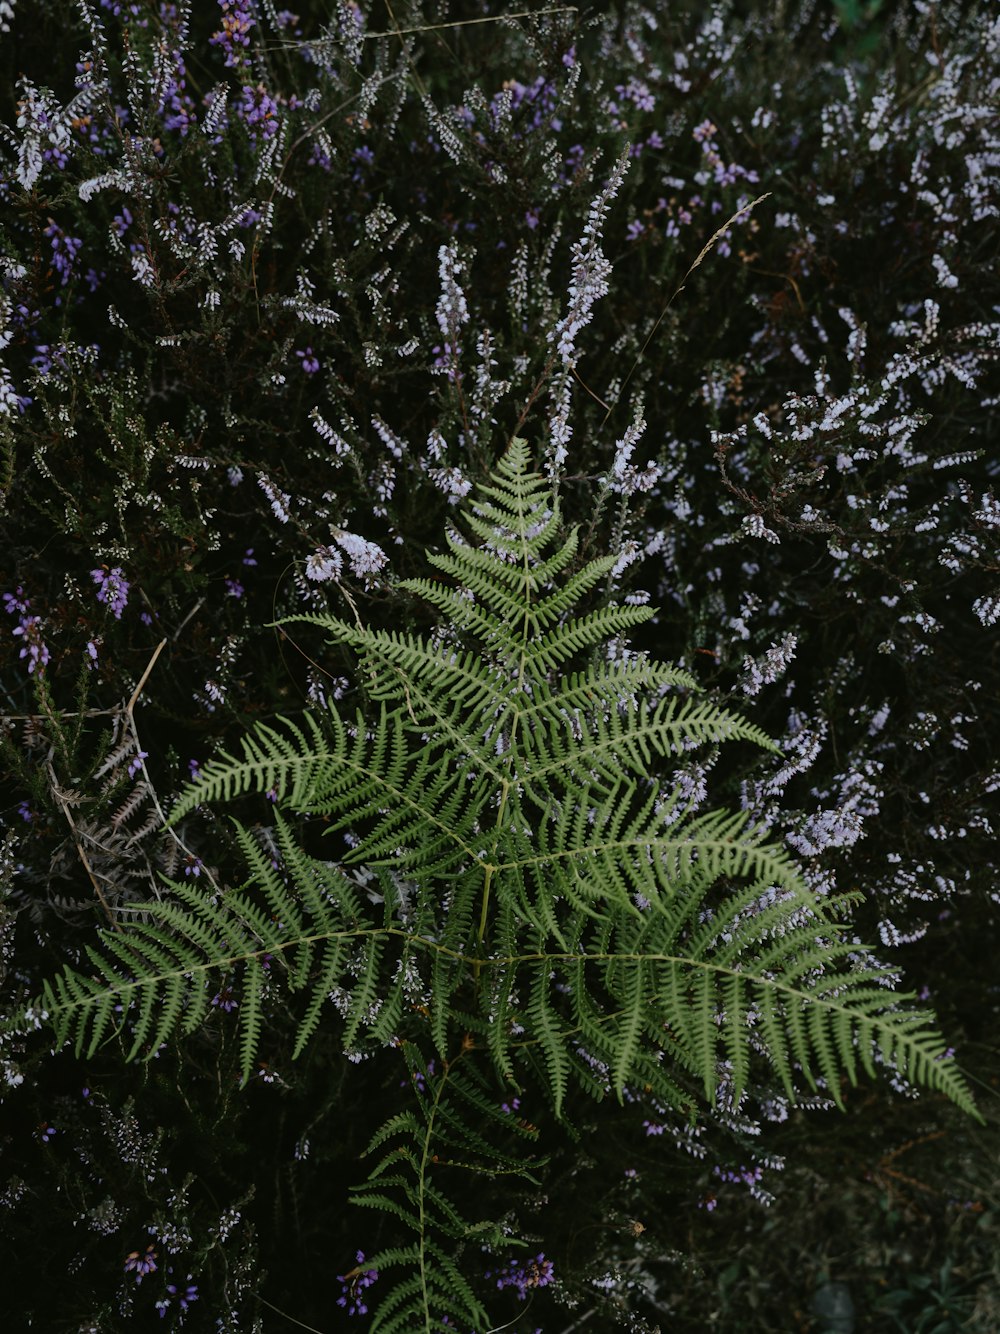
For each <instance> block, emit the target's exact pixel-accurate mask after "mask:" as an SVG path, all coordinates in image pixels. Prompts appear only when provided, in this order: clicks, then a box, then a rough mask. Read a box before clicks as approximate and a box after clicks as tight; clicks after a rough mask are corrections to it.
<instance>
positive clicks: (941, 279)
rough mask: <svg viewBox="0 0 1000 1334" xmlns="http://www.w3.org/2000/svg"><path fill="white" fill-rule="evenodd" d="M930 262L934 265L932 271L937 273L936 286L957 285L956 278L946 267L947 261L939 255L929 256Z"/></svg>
mask: <svg viewBox="0 0 1000 1334" xmlns="http://www.w3.org/2000/svg"><path fill="white" fill-rule="evenodd" d="M931 263H932V264H933V265H934V272H935V273H936V274H937V280H938V287H957V286H958V279H957V278H956V277H955V275H954V274H953V273H952V271H951V269H949V268H948V265H947V263H946V262H945V261H944V260H943V259H942V258H941V256H940V255H934V256H932V257H931Z"/></svg>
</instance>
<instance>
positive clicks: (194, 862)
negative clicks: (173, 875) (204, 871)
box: [184, 857, 205, 880]
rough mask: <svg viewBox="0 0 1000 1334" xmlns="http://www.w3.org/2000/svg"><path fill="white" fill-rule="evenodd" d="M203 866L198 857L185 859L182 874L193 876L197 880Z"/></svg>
mask: <svg viewBox="0 0 1000 1334" xmlns="http://www.w3.org/2000/svg"><path fill="white" fill-rule="evenodd" d="M204 865H205V863H204V862H203V861H202V860H201V858H200V857H185V859H184V874H185V875H190V876H194V878H195V879H196V880H197V878H198V877H199V876H200V875H201V868H202V867H203V866H204Z"/></svg>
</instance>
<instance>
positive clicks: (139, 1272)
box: [125, 1243, 157, 1283]
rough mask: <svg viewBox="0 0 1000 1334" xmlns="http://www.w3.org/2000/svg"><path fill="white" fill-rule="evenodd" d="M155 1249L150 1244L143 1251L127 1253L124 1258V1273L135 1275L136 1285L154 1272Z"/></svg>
mask: <svg viewBox="0 0 1000 1334" xmlns="http://www.w3.org/2000/svg"><path fill="white" fill-rule="evenodd" d="M156 1257H157V1250H156V1247H155V1246H154V1245H153V1244H152V1243H150V1244H149V1245H148V1246H147V1247H146V1249H145V1250H144V1251H129V1253H128V1255H127V1256H126V1257H125V1272H126V1273H127V1274H135V1281H136V1283H141V1282H142V1280H143V1279H144V1278H145V1277H146V1275H147V1274H153V1273H155V1272H156V1268H157V1265H156Z"/></svg>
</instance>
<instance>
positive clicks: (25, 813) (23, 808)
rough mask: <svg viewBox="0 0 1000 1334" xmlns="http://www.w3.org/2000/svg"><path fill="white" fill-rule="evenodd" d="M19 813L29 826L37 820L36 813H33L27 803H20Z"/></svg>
mask: <svg viewBox="0 0 1000 1334" xmlns="http://www.w3.org/2000/svg"><path fill="white" fill-rule="evenodd" d="M17 813H18V815H19V816H20V817H21V819H22V820H26V821H27V822H28V824H31V822H32V820H33V819H34V818H35V813H34V811H32V809H31V807H30V806H29V805H28V803H27V802H26V801H21V802H18V806H17Z"/></svg>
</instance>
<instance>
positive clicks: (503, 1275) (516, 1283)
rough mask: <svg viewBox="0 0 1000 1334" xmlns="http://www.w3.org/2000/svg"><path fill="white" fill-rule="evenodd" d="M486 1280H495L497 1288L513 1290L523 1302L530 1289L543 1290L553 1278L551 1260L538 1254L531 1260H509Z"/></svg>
mask: <svg viewBox="0 0 1000 1334" xmlns="http://www.w3.org/2000/svg"><path fill="white" fill-rule="evenodd" d="M486 1277H487V1278H493V1279H496V1285H497V1287H498V1288H501V1289H503V1288H515V1289H516V1290H517V1295H518V1297H519V1298H520V1299H521V1301H524V1299H525V1298H526V1297H527V1295H528V1292H529V1290H531V1289H532V1288H545V1287H548V1285H549V1284H550V1283H551V1282H552V1280H553V1278H554V1277H555V1269H554V1266H553V1264H552V1261H551V1260H546V1258H545V1255H544V1254H543V1253H542V1252H539V1253H538V1255H536V1256H535V1257H534V1259H533V1260H509V1261H508V1262H507V1264H505V1265H504V1267H503V1268H502V1269H498V1270H496V1271H495V1272H494V1273H489V1274H487V1276H486Z"/></svg>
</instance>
